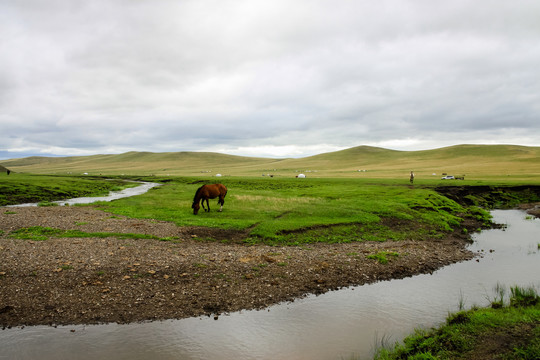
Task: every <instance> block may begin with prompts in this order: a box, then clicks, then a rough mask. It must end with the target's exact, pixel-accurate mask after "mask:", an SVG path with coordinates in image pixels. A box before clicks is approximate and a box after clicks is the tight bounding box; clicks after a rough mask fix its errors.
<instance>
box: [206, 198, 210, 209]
mask: <svg viewBox="0 0 540 360" xmlns="http://www.w3.org/2000/svg"><path fill="white" fill-rule="evenodd" d="M206 207H207V208H208V210H207V211H208V212H210V203H208V198H206Z"/></svg>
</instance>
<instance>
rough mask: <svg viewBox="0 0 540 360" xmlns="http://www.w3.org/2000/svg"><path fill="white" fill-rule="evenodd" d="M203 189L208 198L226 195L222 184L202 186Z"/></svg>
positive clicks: (225, 189)
mask: <svg viewBox="0 0 540 360" xmlns="http://www.w3.org/2000/svg"><path fill="white" fill-rule="evenodd" d="M203 188H204V189H203V190H205V191H206V193H207V195H208V196H210V197H217V196H225V195H226V194H227V188H226V187H225V185H223V184H209V185H204V186H203Z"/></svg>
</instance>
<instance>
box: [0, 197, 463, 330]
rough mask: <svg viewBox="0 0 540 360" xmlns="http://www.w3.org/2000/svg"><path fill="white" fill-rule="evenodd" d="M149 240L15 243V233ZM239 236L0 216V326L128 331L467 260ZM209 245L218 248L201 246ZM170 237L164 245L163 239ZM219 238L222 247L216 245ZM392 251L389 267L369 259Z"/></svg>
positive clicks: (435, 245)
mask: <svg viewBox="0 0 540 360" xmlns="http://www.w3.org/2000/svg"><path fill="white" fill-rule="evenodd" d="M30 226H46V227H52V228H59V229H78V230H81V231H84V232H110V233H137V234H152V235H155V236H158V237H160V238H169V240H168V241H162V240H157V239H136V240H135V239H123V238H120V237H118V236H117V237H114V236H112V237H107V238H50V239H48V240H45V241H30V240H20V239H15V238H13V237H11V236H10V234H11V233H12V232H13V231H15V230H17V229H20V228H24V227H30ZM244 235H245V234H244V233H242V232H234V231H223V230H219V229H205V228H192V227H177V226H176V225H174V224H172V223H168V222H163V221H154V220H141V219H129V218H125V217H121V216H116V215H112V214H108V213H105V212H103V211H100V210H97V209H95V208H92V207H33V208H30V207H29V208H1V209H0V259H1V260H2V261H1V263H0V290H1V291H0V326H2V327H4V328H5V327H12V326H23V325H38V324H49V325H67V324H97V323H109V322H116V323H129V322H139V321H148V320H163V319H179V318H185V317H193V316H200V315H211V316H214V317H216V318H217V317H218V316H219V314H221V313H224V312H233V311H238V310H242V309H261V308H265V307H267V306H269V305H272V304H276V303H279V302H283V301H294V299H297V298H300V297H302V296H305V295H307V294H321V293H324V292H327V291H330V290H335V289H339V288H342V287H347V286H352V285H361V284H366V283H371V282H375V281H379V280H387V279H393V278H403V277H407V276H411V275H414V274H419V273H428V272H432V271H434V270H436V269H438V268H440V267H442V266H445V265H448V264H451V263H455V262H459V261H463V260H468V259H472V258H473V257H474V254H472V253H471V252H469V251H468V250H466V248H465V244H466V240H467V239H466V238H464V237H462V236H459V235H457V234H453V235H449V236H448V238H446V239H443V240H438V241H435V240H425V241H400V242H386V243H378V242H377V243H374V242H365V243H352V244H311V245H309V246H305V247H270V246H265V245H256V246H248V245H244V244H242V242H241V239H243V237H244ZM208 237H211V238H213V239H216V241H211V242H209V241H202V240H200V239H204V238H208ZM171 239H172V240H171ZM223 240H226V241H223ZM380 251H389V252H396V253H398V254H399V255H398V256H389V257H388V258H389V262H388V263H387V264H380V263H379V262H378V261H376V260H374V259H370V258H368V256H369V255H373V254H376V253H378V252H380Z"/></svg>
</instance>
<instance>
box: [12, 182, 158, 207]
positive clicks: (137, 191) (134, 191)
mask: <svg viewBox="0 0 540 360" xmlns="http://www.w3.org/2000/svg"><path fill="white" fill-rule="evenodd" d="M160 185H161V184H157V183H150V182H141V185H139V186H136V187H132V188H127V189H124V190H120V191H111V192H109V194H108V195H107V196H94V197H79V198H73V199H68V200H59V201H53V203H55V204H58V205H60V206H63V205H75V204H91V203H94V202H97V201H113V200H117V199H122V198H125V197H130V196H135V195H141V194H144V193H145V192H147V191H148V190H150V189H151V188H154V187H156V186H160ZM26 206H38V203H26V204H17V205H8V206H6V207H26Z"/></svg>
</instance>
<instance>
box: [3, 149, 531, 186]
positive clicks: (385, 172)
mask: <svg viewBox="0 0 540 360" xmlns="http://www.w3.org/2000/svg"><path fill="white" fill-rule="evenodd" d="M1 163H2V165H3V166H5V167H6V168H9V169H10V170H12V171H16V172H26V173H35V174H59V175H67V174H83V173H89V174H90V175H100V174H102V175H122V174H123V175H129V176H133V175H156V176H167V175H170V176H206V175H216V174H218V173H219V174H222V175H224V176H242V177H245V176H252V177H254V176H257V177H260V176H261V175H264V176H270V175H271V176H274V177H285V178H294V177H295V176H296V175H298V174H299V173H304V174H306V175H307V176H308V177H309V178H336V177H338V178H363V179H365V178H371V179H376V178H386V179H389V178H393V179H408V176H409V173H410V171H414V172H415V174H416V177H417V179H418V180H421V179H423V180H427V179H431V180H436V179H440V178H441V176H442V174H443V173H447V174H450V175H455V176H462V175H465V179H468V180H477V181H486V182H492V181H497V182H500V181H505V182H513V181H517V182H536V183H538V181H539V177H540V147H525V146H513V145H457V146H451V147H445V148H440V149H434V150H425V151H395V150H388V149H382V148H375V147H368V146H359V147H355V148H350V149H346V150H342V151H336V152H331V153H325V154H319V155H315V156H310V157H305V158H299V159H290V158H289V159H270V158H252V157H241V156H232V155H225V154H218V153H204V152H175V153H149V152H128V153H124V154H119V155H93V156H76V157H58V158H51V157H29V158H24V159H11V160H4V161H2V162H1ZM433 174H435V175H433Z"/></svg>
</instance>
